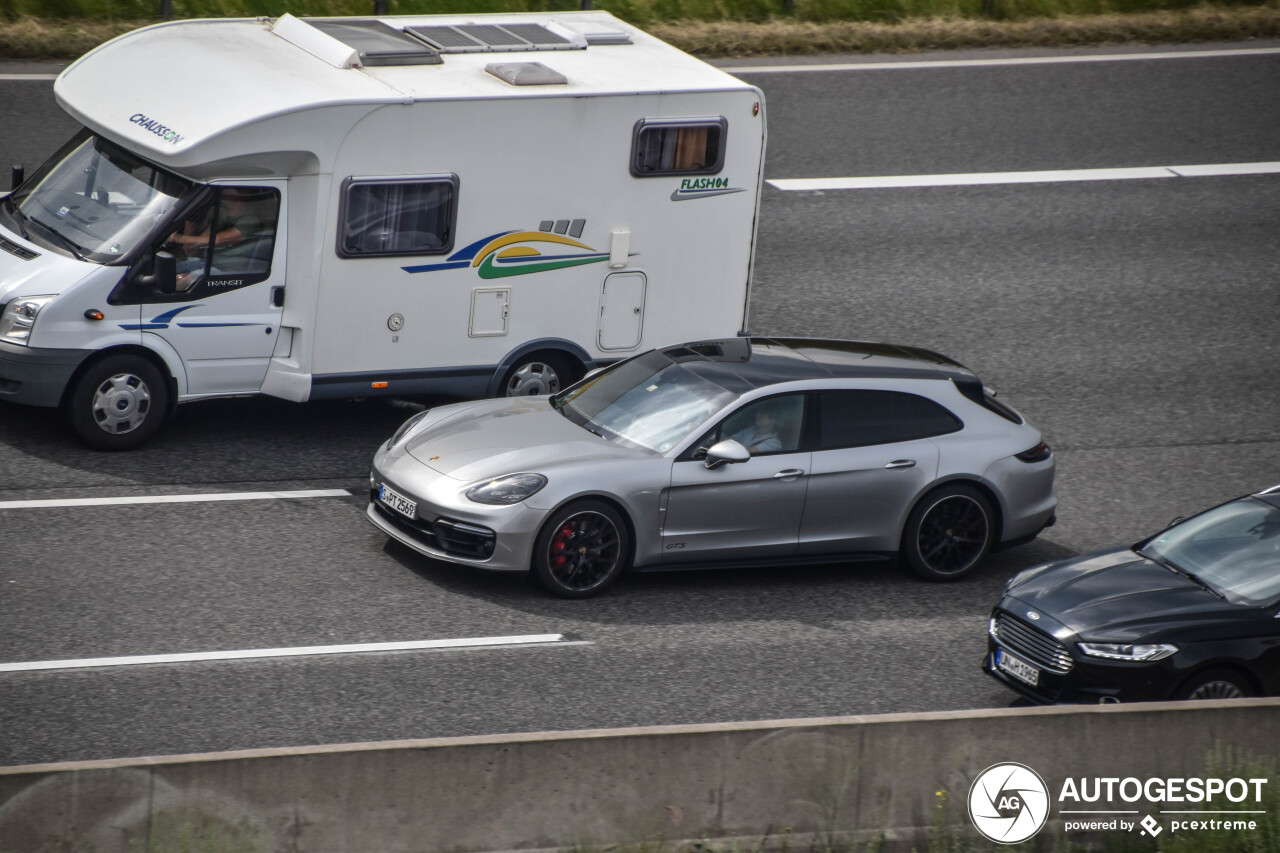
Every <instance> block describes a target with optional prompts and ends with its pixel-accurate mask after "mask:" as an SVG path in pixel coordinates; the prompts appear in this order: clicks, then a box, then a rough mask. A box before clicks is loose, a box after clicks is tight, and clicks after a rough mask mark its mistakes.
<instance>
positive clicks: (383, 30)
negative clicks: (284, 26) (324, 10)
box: [303, 18, 443, 66]
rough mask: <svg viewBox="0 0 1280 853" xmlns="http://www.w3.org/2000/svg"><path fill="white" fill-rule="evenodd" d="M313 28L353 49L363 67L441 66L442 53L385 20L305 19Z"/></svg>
mask: <svg viewBox="0 0 1280 853" xmlns="http://www.w3.org/2000/svg"><path fill="white" fill-rule="evenodd" d="M303 20H304V21H306V22H307V23H308V24H310V25H311V26H313V27H315V28H316V29H317V30H320V31H321V32H322V33H325V34H326V35H329V36H331V37H333V38H335V39H337V40H338V41H340V42H342V43H343V44H345V45H346V46H347V47H350V48H353V49H354V50H355V51H356V52H357V53H359V54H360V63H361V64H362V65H369V66H373V65H439V64H441V62H443V60H441V59H440V53H439V51H436V50H434V49H433V48H432V47H431V46H430V45H427V44H424V43H423V42H421V41H419V40H418V39H415V38H412V37H410V36H407V35H405V34H404V33H403V32H401V31H400V30H397V29H396V28H395V27H392V26H388V25H387V24H384V23H383V22H382V21H375V20H372V19H366V20H341V21H336V20H323V19H316V18H304V19H303Z"/></svg>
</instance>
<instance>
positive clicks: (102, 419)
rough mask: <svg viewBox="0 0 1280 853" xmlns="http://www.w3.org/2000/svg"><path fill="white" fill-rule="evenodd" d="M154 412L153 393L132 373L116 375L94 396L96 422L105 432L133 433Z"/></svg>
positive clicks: (99, 388) (94, 417) (101, 386)
mask: <svg viewBox="0 0 1280 853" xmlns="http://www.w3.org/2000/svg"><path fill="white" fill-rule="evenodd" d="M150 411H151V389H149V388H148V387H147V383H145V382H143V381H142V380H141V379H139V378H138V377H137V376H134V375H133V374H131V373H117V374H116V375H115V376H112V377H111V378H110V379H107V380H106V381H105V382H103V383H102V384H101V385H99V386H98V390H97V391H95V392H94V394H93V419H94V421H95V422H96V423H97V424H98V426H99V428H101V429H102V430H103V432H110V433H124V432H132V431H133V430H135V429H137V428H138V427H139V426H141V425H142V422H143V421H145V420H146V419H147V413H148V412H150Z"/></svg>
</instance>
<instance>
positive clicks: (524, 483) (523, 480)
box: [465, 474, 547, 506]
mask: <svg viewBox="0 0 1280 853" xmlns="http://www.w3.org/2000/svg"><path fill="white" fill-rule="evenodd" d="M546 484H547V478H546V477H544V476H542V475H541V474H508V475H506V476H505V477H495V478H494V479H492V480H486V481H485V482H483V483H477V484H476V485H474V486H472V487H471V488H469V489H467V491H466V492H465V494H466V496H467V498H468V499H470V500H473V501H475V502H476V503H478V504H493V505H495V506H509V505H510V504H518V503H520V501H522V500H525V499H526V498H529V497H532V496H533V495H535V494H537V492H538V490H539V489H541V488H542V487H543V486H545V485H546Z"/></svg>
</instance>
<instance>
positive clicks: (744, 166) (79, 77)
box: [0, 11, 765, 401]
mask: <svg viewBox="0 0 1280 853" xmlns="http://www.w3.org/2000/svg"><path fill="white" fill-rule="evenodd" d="M331 20H333V21H351V20H353V19H331ZM360 20H364V21H373V20H376V21H378V22H380V23H381V24H382V25H385V26H387V27H390V28H392V29H395V30H404V29H405V28H407V27H418V26H431V27H441V26H455V25H456V26H462V25H473V24H474V25H484V26H488V25H491V24H516V25H529V24H537V25H539V26H543V27H546V28H547V29H548V30H551V31H553V32H557V33H566V32H570V33H572V32H578V33H582V32H593V33H594V34H595V35H596V36H599V35H600V34H602V33H603V34H606V37H605V38H604V39H603V42H612V43H602V42H601V40H600V39H586V40H584V39H583V38H582V37H581V36H578V35H574V36H572V38H571V42H572V43H571V44H570V45H568V46H567V47H566V48H565V49H556V50H533V51H526V52H515V53H508V52H502V51H488V50H481V51H477V52H474V53H446V54H445V55H443V57H442V58H441V61H440V62H439V63H437V64H403V65H398V64H388V65H378V64H367V65H362V64H360V63H361V62H362V61H363V59H362V58H361V57H360V55H359V53H358V52H356V51H352V50H350V49H348V47H349V46H347V45H345V44H344V43H342V42H341V41H339V40H337V39H336V38H335V37H334V36H331V35H329V34H327V33H326V32H322V29H323V26H322V24H323V23H324V21H323V20H321V19H316V20H312V21H311V22H308V21H307V20H304V19H295V18H292V17H291V16H287V15H286V16H284V17H283V18H282V19H279V20H277V21H272V20H270V19H265V18H264V19H254V20H247V19H246V20H227V19H218V20H208V21H179V22H170V23H164V24H159V25H155V26H151V27H146V28H143V29H141V30H137V31H134V32H132V33H129V34H126V35H124V36H121V37H119V38H117V39H114V40H112V41H111V42H108V43H106V44H104V45H101V46H100V47H98V48H96V49H94V50H93V51H90V52H89V53H88V54H86V55H85V56H84V57H82V58H81V59H79V60H77V61H76V62H75V63H73V64H72V65H71V66H69V67H68V68H67V69H66V70H65V71H64V72H63V73H62V74H61V75H60V76H59V78H58V81H57V83H56V85H55V95H56V97H57V99H58V101H59V103H60V104H61V105H62V106H63V108H64V109H66V110H67V111H68V112H69V113H70V114H71V115H72V116H73V117H75V118H76V119H78V120H79V121H81V122H82V123H83V124H85V125H86V127H88V128H89V129H90V130H91V131H93V132H94V133H96V134H99V135H101V136H103V137H105V138H107V139H109V140H110V141H112V142H114V143H116V144H118V145H121V146H123V147H124V148H126V149H128V150H129V151H132V152H134V153H136V154H138V155H139V156H141V157H143V158H145V159H146V160H148V161H150V162H152V163H155V164H157V165H159V166H162V167H165V168H167V169H171V170H172V171H174V172H175V173H177V174H178V175H180V176H182V177H185V178H189V179H192V180H194V181H197V182H200V183H216V184H246V185H256V184H262V183H266V182H270V181H277V182H278V186H279V187H280V189H281V192H282V194H283V196H284V197H286V198H287V199H288V202H287V203H288V208H287V215H284V212H283V211H282V216H281V220H280V231H279V233H278V241H279V242H278V247H277V256H276V261H275V266H274V267H273V270H279V271H281V274H283V275H285V276H286V278H287V281H279V280H277V279H276V277H275V273H274V272H273V280H272V282H271V288H278V287H283V291H281V293H282V294H285V293H287V296H286V297H285V298H284V305H283V310H282V311H280V312H279V313H278V316H277V313H276V312H275V311H274V310H271V309H275V308H276V307H278V306H276V305H274V304H272V305H270V306H267V308H268V310H266V311H261V310H260V309H261V308H262V307H263V306H261V305H258V304H257V303H255V304H254V306H252V307H253V311H254V312H258V313H259V314H261V315H262V317H260V318H256V319H255V318H253V317H247V316H246V318H245V319H244V322H245V323H246V324H247V325H246V326H244V327H241V328H242V330H243V329H244V328H249V326H250V325H253V324H254V323H258V322H259V320H262V323H260V326H261V328H263V329H266V328H270V329H272V330H273V331H272V332H271V333H270V334H269V333H268V332H266V331H263V332H261V333H260V334H261V339H260V341H259V340H258V339H255V340H254V341H253V343H254V346H252V347H250V349H252V350H253V352H252V353H251V354H249V355H246V356H241V355H237V354H234V353H228V354H227V358H226V359H225V364H224V365H221V366H218V365H215V364H214V363H215V362H217V361H218V360H219V352H217V351H216V349H215V350H209V349H208V348H205V349H199V348H198V347H197V348H195V349H193V348H192V346H193V345H194V343H195V341H194V340H193V341H191V342H187V343H184V342H183V341H180V340H177V339H176V337H175V339H174V340H172V341H170V340H168V338H162V337H161V336H157V335H156V334H154V332H155V330H154V329H144V330H143V331H144V334H143V335H141V342H142V343H143V345H144V346H149V347H152V348H153V349H154V350H155V352H156V353H157V354H158V355H160V357H161V358H162V359H163V360H164V361H165V363H166V364H168V366H169V372H170V373H171V374H172V375H173V376H174V378H175V379H176V380H177V386H178V391H179V395H180V397H181V399H192V398H194V397H197V396H202V395H208V394H220V393H241V392H245V391H252V390H254V389H253V388H252V387H251V386H252V384H253V382H252V381H246V380H244V379H243V378H242V377H243V376H246V375H247V373H241V371H240V370H239V368H238V367H236V362H237V361H238V360H242V359H243V358H247V359H249V360H251V361H253V362H254V366H253V369H252V372H255V373H256V371H257V369H258V368H257V364H258V363H260V361H261V360H262V359H263V358H264V357H267V358H268V359H269V366H268V367H267V369H266V375H265V378H264V379H263V380H262V384H261V389H260V390H261V391H262V392H264V393H268V394H273V395H276V396H280V397H284V398H286V399H292V400H297V401H302V400H306V399H309V398H312V397H317V396H337V395H341V394H364V393H369V392H370V391H371V390H373V391H375V392H376V393H395V392H396V391H398V390H401V389H402V388H403V389H404V390H405V391H417V390H422V388H421V387H420V386H421V383H422V382H429V381H433V380H434V379H435V378H438V377H464V378H465V379H466V382H465V383H463V384H462V385H459V386H457V387H458V388H460V389H463V390H464V392H465V393H483V392H484V391H485V390H486V387H487V390H492V389H493V388H494V387H495V384H494V383H495V382H496V378H497V376H496V374H495V371H498V370H499V369H500V368H501V367H503V366H506V365H509V364H511V362H512V359H513V358H514V357H515V354H517V353H525V352H529V351H530V350H531V348H533V347H538V346H551V347H553V348H560V349H561V351H562V352H564V353H569V354H571V355H573V356H574V357H575V358H578V359H580V360H582V361H585V362H587V363H588V365H589V364H590V362H592V361H594V360H611V359H616V358H622V357H626V356H627V355H630V354H631V353H632V352H635V351H638V350H640V349H642V348H645V347H649V346H655V345H659V344H664V343H670V342H674V341H677V340H682V339H692V338H698V337H720V336H725V335H733V334H735V333H737V332H739V331H740V330H742V328H743V327H744V326H745V323H746V307H747V304H748V298H749V281H750V272H751V265H752V259H753V258H752V255H753V250H754V248H753V247H754V236H755V222H756V217H757V214H758V209H759V196H760V188H761V183H762V181H761V178H762V176H761V169H762V165H763V151H764V137H765V130H764V127H765V121H764V111H763V96H762V95H761V93H760V91H759V90H758V89H756V88H755V87H752V86H749V85H747V84H745V83H743V82H742V81H740V80H737V79H736V78H734V77H732V76H731V75H729V74H726V73H725V72H723V71H721V70H719V69H717V68H715V67H713V66H711V65H708V64H707V63H704V62H702V61H700V60H698V59H696V58H694V57H692V56H689V55H687V54H685V53H683V52H681V51H679V50H677V49H676V48H673V47H671V46H670V45H667V44H666V43H664V42H662V41H660V40H658V39H656V38H653V37H652V36H649V35H648V34H646V33H644V32H643V31H641V30H638V29H635V28H634V27H631V26H630V25H628V24H626V23H624V22H623V21H620V20H619V19H617V18H615V17H613V16H612V15H610V14H608V13H607V12H593V11H580V12H560V13H501V14H492V15H417V16H396V17H384V18H377V19H360ZM330 31H331V32H332V31H333V30H332V29H331V30H330ZM587 41H590V42H591V43H590V44H587V46H586V47H585V48H584V47H582V45H583V44H586V42H587ZM529 62H537V63H540V64H541V65H543V66H545V69H544V71H545V72H546V73H545V74H541V73H540V74H538V75H534V76H533V77H532V78H529V77H527V76H525V75H524V74H523V73H521V72H520V71H519V70H516V71H514V72H512V69H510V68H507V69H505V70H504V72H503V74H502V76H499V74H497V73H491V70H490V69H489V68H488V66H490V65H492V64H494V63H500V64H504V65H520V64H521V63H529ZM504 78H505V79H504ZM530 79H533V80H538V79H542V80H552V81H562V82H553V83H550V84H543V85H515V83H517V82H518V83H522V84H523V83H526V82H529V80H530ZM508 81H514V82H508ZM673 120H674V121H684V122H704V123H706V122H710V123H713V124H715V125H716V126H717V127H719V128H721V132H722V133H723V135H724V138H725V139H726V140H727V143H726V145H725V147H724V149H723V151H722V152H721V157H722V159H721V161H720V165H719V166H718V167H717V168H715V169H714V170H709V171H708V170H703V171H697V170H696V169H695V170H694V171H688V169H686V171H685V172H679V173H677V172H675V171H669V172H666V173H662V174H660V175H658V176H650V175H647V174H645V175H642V174H640V173H639V172H637V171H635V170H634V168H633V166H634V164H633V163H632V162H631V158H632V154H633V143H634V140H635V139H636V135H637V133H638V132H639V130H638V128H639V127H640V123H641V122H654V121H658V122H662V121H667V122H670V121H673ZM664 168H665V167H664ZM423 176H427V177H432V176H434V177H436V178H439V177H440V176H445V178H446V179H448V180H452V181H455V182H456V188H457V190H456V220H455V221H454V222H453V227H452V229H451V233H450V235H449V244H448V245H447V246H446V247H444V249H443V250H441V251H439V252H432V251H430V250H427V249H423V250H422V251H419V252H417V253H414V254H377V253H376V252H372V253H370V254H368V255H365V256H356V255H355V254H353V253H352V252H351V251H349V250H347V249H342V250H341V251H340V248H341V247H340V242H341V241H342V240H343V239H344V237H343V236H342V228H343V224H342V222H341V221H340V219H341V216H342V215H343V204H344V199H345V195H344V189H345V187H346V186H347V185H348V183H349V182H350V181H351V180H352V179H385V180H389V181H401V180H406V179H413V178H415V177H423ZM152 251H154V247H153V248H152ZM362 251H363V250H362ZM145 261H149V256H148V257H147V258H145V259H143V261H140V263H141V262H145ZM142 268H144V267H139V269H142ZM121 272H122V273H123V270H121ZM610 274H621V275H622V276H624V277H623V278H618V279H615V280H614V282H615V284H618V283H621V282H624V281H627V282H643V286H641V287H640V288H639V290H638V293H637V294H635V296H636V298H637V299H639V300H640V301H639V303H638V304H637V305H634V306H631V308H630V309H629V310H631V311H632V314H631V315H629V316H627V317H621V316H619V315H616V314H615V313H609V314H608V315H607V316H606V315H605V314H604V313H602V312H604V311H605V310H606V308H608V310H609V311H610V312H612V311H614V310H616V309H617V307H618V305H619V304H620V303H618V302H617V301H616V300H611V299H610V300H607V299H605V293H606V277H607V276H609V275H610ZM9 284H10V282H8V281H4V282H0V287H5V286H8V285H9ZM633 289H635V288H633ZM263 290H267V289H266V288H263ZM485 291H487V295H488V297H489V298H488V300H487V301H486V300H484V299H482V298H481V297H480V296H478V294H479V293H481V292H485ZM495 292H498V293H500V294H501V298H500V299H499V298H498V297H496V296H494V295H493V294H494V293H495ZM615 292H616V291H615ZM255 298H256V297H255ZM632 301H635V300H634V299H633V300H632ZM58 302H64V304H65V310H67V311H71V310H72V309H74V311H80V312H83V310H84V309H85V307H86V306H84V305H80V304H79V303H77V304H75V305H71V304H70V303H69V302H66V301H65V300H61V299H59V300H58ZM169 304H173V306H174V307H177V306H176V303H169V302H166V305H169ZM209 305H210V306H212V303H209ZM477 306H481V307H482V308H484V307H486V306H487V308H486V310H485V311H481V312H480V313H479V314H477ZM495 306H498V307H495ZM149 307H150V306H149V305H143V306H142V310H141V313H142V314H144V315H145V316H143V317H141V318H139V319H135V320H132V323H137V324H138V325H140V326H143V325H146V324H147V323H150V322H151V321H152V320H153V319H154V317H152V315H151V314H149V313H147V309H148V308H149ZM51 308H52V306H51ZM636 308H640V309H641V313H635V309H636ZM488 309H492V310H488ZM61 310H63V307H62V306H59V307H58V310H57V311H50V312H49V313H48V314H46V315H45V316H46V317H49V318H52V317H53V316H54V315H55V314H56V313H58V311H61ZM132 310H134V311H137V310H139V309H138V308H137V306H136V305H135V306H134V308H133V309H132ZM201 310H204V308H203V307H202V308H201ZM194 312H196V309H195V308H192V309H190V310H189V311H187V312H186V313H187V314H190V315H191V316H192V317H194V316H195V313H194ZM231 313H233V314H234V313H236V312H235V311H234V310H232V312H231ZM273 320H278V322H275V323H274V324H270V323H271V321H273ZM216 322H219V323H226V324H228V325H227V326H226V328H236V327H234V326H232V325H230V324H232V323H234V322H236V321H235V319H234V318H233V317H232V316H225V317H224V316H219V317H218V318H217V319H216ZM40 323H41V324H44V325H48V324H45V321H44V320H41V321H40ZM269 324H270V325H269ZM115 325H116V327H117V328H123V326H124V325H130V323H116V324H115ZM152 325H154V323H152ZM50 328H52V327H51V325H50ZM193 328H194V327H193ZM193 334H194V333H193ZM269 339H270V340H269ZM87 340H89V339H86V341H87ZM99 340H101V338H99ZM633 340H634V344H633V343H632V341H633ZM259 342H260V343H261V344H262V346H258V345H257V344H258V343H259ZM64 346H74V344H64ZM197 349H199V353H198V355H199V357H196V355H197ZM175 360H178V362H179V363H177V364H175V363H174V362H175ZM196 361H205V362H206V365H205V366H208V367H217V368H218V369H217V370H216V371H213V372H209V373H208V377H209V381H208V382H205V381H204V380H201V379H200V378H199V377H198V376H197V374H200V373H201V372H202V371H201V370H200V369H199V368H200V365H194V362H196ZM187 362H192V363H193V364H188V363H187ZM242 366H244V365H242ZM223 367H227V368H231V369H232V370H231V374H228V373H227V372H226V371H224V370H222V368H223ZM215 373H216V374H218V375H217V376H215V375H214V374H215ZM232 374H234V375H232ZM189 377H190V381H189ZM491 377H492V378H491ZM379 380H383V381H385V382H386V383H388V384H387V385H383V384H382V383H381V382H379ZM402 380H409V381H410V383H411V384H412V382H415V381H416V382H418V383H419V387H414V388H406V387H404V385H403V384H402V382H401V381H402ZM255 381H256V380H255ZM375 382H378V384H377V385H374V384H373V383H375ZM477 383H478V384H477ZM486 383H487V386H486Z"/></svg>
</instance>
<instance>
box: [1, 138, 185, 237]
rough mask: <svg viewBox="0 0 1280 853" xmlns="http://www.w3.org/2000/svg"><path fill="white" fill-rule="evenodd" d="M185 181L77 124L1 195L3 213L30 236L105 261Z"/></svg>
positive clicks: (162, 210) (160, 212) (156, 217)
mask: <svg viewBox="0 0 1280 853" xmlns="http://www.w3.org/2000/svg"><path fill="white" fill-rule="evenodd" d="M192 186H193V185H192V183H191V182H190V181H187V180H185V179H183V178H180V177H178V176H177V175H174V174H171V173H169V172H165V171H163V170H162V169H160V168H158V167H156V166H153V165H151V164H150V163H148V162H146V161H145V160H143V159H141V158H139V157H137V156H135V155H133V154H131V153H129V152H128V151H126V150H124V149H123V148H120V147H119V146H117V145H114V144H112V143H110V142H108V141H106V140H105V139H103V138H101V137H98V136H94V135H92V134H91V133H89V132H88V131H82V132H81V133H79V134H77V135H76V136H75V137H74V138H73V139H72V140H71V141H70V142H69V143H67V145H65V146H64V147H63V148H62V150H61V151H59V152H58V153H57V154H56V155H55V156H54V157H53V158H51V159H50V160H49V161H48V162H47V163H45V164H44V165H43V166H41V167H40V169H39V171H38V172H36V174H35V175H33V176H32V177H31V179H30V180H28V181H26V182H25V183H24V184H23V185H22V186H21V187H19V188H18V190H17V191H15V192H14V193H13V194H12V195H10V196H9V197H7V198H6V199H5V200H4V213H5V215H6V218H7V219H8V220H9V222H10V224H11V225H12V226H13V227H14V228H15V230H17V231H18V232H19V233H21V234H22V235H23V236H24V237H25V238H27V239H28V240H31V241H32V242H36V243H40V244H42V245H45V246H49V247H51V248H53V249H55V250H57V251H62V252H69V253H70V254H72V255H75V256H76V257H77V258H80V259H81V260H88V261H94V262H96V263H111V262H112V261H115V260H118V259H119V258H121V257H122V256H124V255H126V254H128V252H129V250H130V249H132V248H133V247H134V246H135V245H136V244H137V243H138V242H139V241H140V240H142V239H143V238H144V237H146V236H147V234H149V233H150V232H151V230H152V228H153V227H155V225H156V224H157V223H158V222H159V221H160V220H161V219H163V218H164V217H165V216H166V215H167V214H168V213H169V211H170V210H172V208H173V206H174V205H175V204H177V202H178V199H180V198H181V197H182V196H183V195H185V194H186V193H187V192H189V191H190V190H191V188H192Z"/></svg>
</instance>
